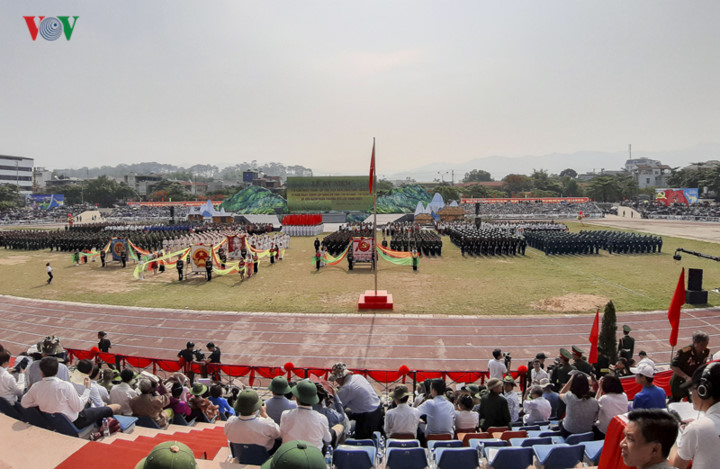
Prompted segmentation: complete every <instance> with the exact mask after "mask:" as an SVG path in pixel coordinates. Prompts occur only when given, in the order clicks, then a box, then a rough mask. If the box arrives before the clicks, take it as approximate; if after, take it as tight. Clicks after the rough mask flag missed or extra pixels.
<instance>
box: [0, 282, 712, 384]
mask: <svg viewBox="0 0 720 469" xmlns="http://www.w3.org/2000/svg"><path fill="white" fill-rule="evenodd" d="M0 315H1V316H2V318H3V327H2V329H1V330H0V343H1V344H3V345H4V346H5V347H7V348H8V349H10V351H11V352H13V353H18V352H21V351H23V350H24V349H26V347H28V346H29V345H30V344H32V343H37V341H38V340H40V339H41V338H42V337H44V336H45V335H51V334H54V335H57V336H59V337H60V338H61V340H62V344H63V345H65V346H66V347H70V348H80V349H90V348H91V347H92V346H95V345H97V338H96V336H97V331H99V330H104V331H106V332H108V334H109V338H110V340H111V341H112V343H113V348H112V349H111V351H112V352H114V353H118V354H124V355H137V356H145V357H154V358H167V359H174V358H175V356H176V353H177V351H178V350H180V349H181V348H184V347H185V342H186V341H187V340H192V341H193V342H195V344H196V346H197V347H201V348H203V350H204V348H205V347H204V346H205V344H206V343H207V342H209V341H211V340H212V341H214V342H215V343H216V344H217V345H218V346H220V347H221V349H222V352H223V362H224V363H229V364H237V365H252V366H282V365H283V364H284V363H286V362H288V361H291V362H292V363H294V364H295V366H296V367H330V366H332V364H333V363H334V362H336V361H344V362H346V363H347V364H348V366H349V367H351V368H367V369H387V370H397V369H398V368H399V367H400V366H401V365H407V366H408V367H409V368H410V369H422V370H449V371H453V370H454V371H458V370H484V369H486V368H487V360H488V358H489V357H491V351H492V349H494V348H495V347H500V348H502V350H503V351H504V352H511V354H512V357H513V359H514V362H513V365H512V368H516V367H517V366H519V365H521V364H526V363H527V361H528V360H529V359H531V358H533V357H534V356H535V354H536V353H537V352H540V351H543V352H545V353H546V354H548V356H550V357H553V356H555V355H556V354H557V352H558V348H559V347H568V348H569V347H570V346H572V345H578V346H580V347H581V348H583V349H584V350H586V351H588V350H589V342H588V336H589V334H590V328H591V325H592V321H593V319H594V316H590V315H553V316H513V317H487V316H474V317H472V316H471V317H468V316H462V317H459V316H458V317H452V316H447V317H438V316H409V315H390V316H388V315H385V314H383V315H382V316H380V315H377V316H376V315H373V314H351V315H320V314H317V315H316V314H297V315H296V314H280V313H218V312H204V311H188V310H170V309H150V308H133V307H116V306H103V305H86V304H79V303H63V302H56V301H43V300H29V299H24V298H17V297H11V296H0ZM622 324H629V325H630V326H631V327H632V328H633V334H632V335H633V336H634V337H635V338H636V346H635V352H636V353H637V352H639V351H640V350H645V351H647V352H648V354H649V355H650V357H651V358H652V359H653V360H655V361H656V362H657V363H667V362H669V361H670V347H669V345H668V344H667V338H668V336H669V333H670V326H669V324H668V321H667V312H666V311H659V312H643V313H619V314H618V329H620V327H621V326H622ZM696 330H703V331H705V332H707V333H708V334H709V335H710V347H711V349H715V350H716V349H717V346H718V344H720V308H709V309H697V310H695V309H685V310H683V317H682V319H681V330H680V336H679V337H680V340H679V345H681V346H684V345H687V344H689V343H690V337H691V335H692V333H693V332H694V331H696ZM619 335H620V334H619Z"/></svg>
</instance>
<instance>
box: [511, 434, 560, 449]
mask: <svg viewBox="0 0 720 469" xmlns="http://www.w3.org/2000/svg"><path fill="white" fill-rule="evenodd" d="M551 444H553V442H552V438H550V437H549V436H545V437H542V438H539V437H538V438H510V446H519V447H521V448H525V447H528V446H533V445H551Z"/></svg>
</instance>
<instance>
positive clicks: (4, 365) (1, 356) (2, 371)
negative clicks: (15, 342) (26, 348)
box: [0, 350, 25, 404]
mask: <svg viewBox="0 0 720 469" xmlns="http://www.w3.org/2000/svg"><path fill="white" fill-rule="evenodd" d="M9 366H10V352H8V351H7V350H0V399H5V400H6V401H8V402H9V403H10V404H15V403H16V402H17V400H18V399H19V398H21V397H22V395H23V392H25V373H24V371H23V370H20V372H19V373H18V375H17V378H15V377H14V376H13V375H11V374H10V372H9V371H8V367H9Z"/></svg>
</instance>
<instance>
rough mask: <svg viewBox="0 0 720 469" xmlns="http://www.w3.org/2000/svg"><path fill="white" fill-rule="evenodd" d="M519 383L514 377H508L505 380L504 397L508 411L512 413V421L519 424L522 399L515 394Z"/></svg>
mask: <svg viewBox="0 0 720 469" xmlns="http://www.w3.org/2000/svg"><path fill="white" fill-rule="evenodd" d="M516 386H517V383H516V382H515V380H514V379H513V378H512V376H509V375H508V376H506V377H505V379H503V391H504V392H503V396H505V399H506V400H507V403H508V410H509V411H510V421H511V422H517V421H518V420H519V419H520V398H519V397H518V394H517V393H516V392H515V387H516Z"/></svg>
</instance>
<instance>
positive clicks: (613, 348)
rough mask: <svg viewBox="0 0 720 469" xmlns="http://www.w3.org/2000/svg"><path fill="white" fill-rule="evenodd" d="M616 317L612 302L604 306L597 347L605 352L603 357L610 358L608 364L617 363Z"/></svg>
mask: <svg viewBox="0 0 720 469" xmlns="http://www.w3.org/2000/svg"><path fill="white" fill-rule="evenodd" d="M616 332H617V315H616V314H615V305H614V304H613V302H612V300H610V301H608V303H607V304H606V305H605V311H604V312H603V317H602V326H601V327H600V337H598V345H599V346H600V347H602V349H603V350H604V351H605V355H607V356H608V357H609V358H610V363H615V362H616V361H617V337H616V336H615V333H616Z"/></svg>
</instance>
